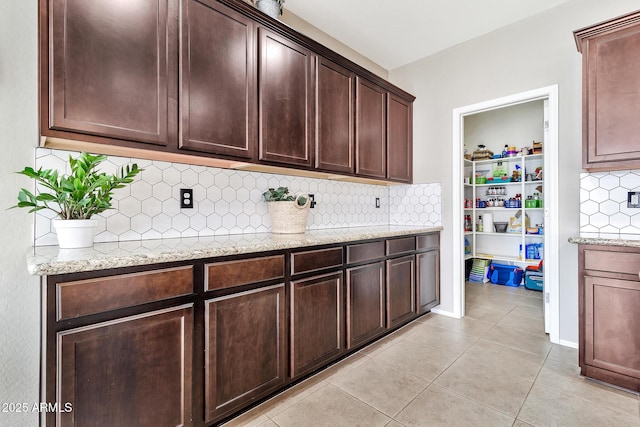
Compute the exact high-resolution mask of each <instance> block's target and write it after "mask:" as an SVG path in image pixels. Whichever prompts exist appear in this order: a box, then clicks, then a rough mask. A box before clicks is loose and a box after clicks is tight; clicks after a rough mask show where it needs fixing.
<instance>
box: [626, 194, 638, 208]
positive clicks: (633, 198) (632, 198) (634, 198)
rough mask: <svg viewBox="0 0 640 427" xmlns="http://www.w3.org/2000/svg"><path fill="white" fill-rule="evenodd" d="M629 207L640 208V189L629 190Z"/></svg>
mask: <svg viewBox="0 0 640 427" xmlns="http://www.w3.org/2000/svg"><path fill="white" fill-rule="evenodd" d="M627 207H628V208H640V191H629V192H628V193H627Z"/></svg>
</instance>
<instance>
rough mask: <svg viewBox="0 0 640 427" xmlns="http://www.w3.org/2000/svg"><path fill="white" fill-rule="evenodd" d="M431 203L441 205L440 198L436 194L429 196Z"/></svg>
mask: <svg viewBox="0 0 640 427" xmlns="http://www.w3.org/2000/svg"><path fill="white" fill-rule="evenodd" d="M429 203H431V204H432V205H436V204H438V203H440V197H439V196H436V195H435V194H434V195H432V196H429Z"/></svg>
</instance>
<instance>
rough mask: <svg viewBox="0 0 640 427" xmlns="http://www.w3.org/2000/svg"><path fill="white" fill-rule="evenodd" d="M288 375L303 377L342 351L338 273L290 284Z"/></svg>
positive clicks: (340, 275) (342, 338)
mask: <svg viewBox="0 0 640 427" xmlns="http://www.w3.org/2000/svg"><path fill="white" fill-rule="evenodd" d="M290 294H291V376H292V377H293V378H295V377H298V376H300V375H302V374H305V373H307V372H309V371H311V370H313V369H314V368H317V367H319V366H322V365H325V364H326V363H328V362H329V361H331V360H332V359H335V358H336V357H338V356H340V354H342V351H343V349H344V336H343V330H344V326H343V325H344V322H343V318H344V314H343V313H344V311H343V301H342V272H339V273H333V274H328V275H324V276H318V277H312V278H309V279H303V280H297V281H295V282H292V283H291V292H290Z"/></svg>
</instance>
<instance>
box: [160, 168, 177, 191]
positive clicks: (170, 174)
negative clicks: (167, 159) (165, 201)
mask: <svg viewBox="0 0 640 427" xmlns="http://www.w3.org/2000/svg"><path fill="white" fill-rule="evenodd" d="M162 182H164V183H166V184H167V185H170V186H172V187H173V186H174V185H178V184H180V171H179V170H178V169H176V168H175V167H174V168H168V169H165V170H163V171H162Z"/></svg>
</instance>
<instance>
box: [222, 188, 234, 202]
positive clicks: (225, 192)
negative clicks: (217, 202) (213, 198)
mask: <svg viewBox="0 0 640 427" xmlns="http://www.w3.org/2000/svg"><path fill="white" fill-rule="evenodd" d="M222 200H224V201H226V202H229V203H231V202H233V201H234V200H236V190H235V189H233V188H231V187H226V188H223V189H222Z"/></svg>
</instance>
